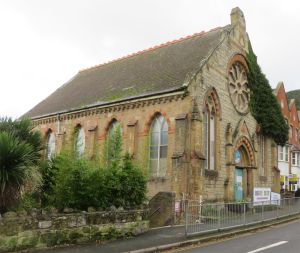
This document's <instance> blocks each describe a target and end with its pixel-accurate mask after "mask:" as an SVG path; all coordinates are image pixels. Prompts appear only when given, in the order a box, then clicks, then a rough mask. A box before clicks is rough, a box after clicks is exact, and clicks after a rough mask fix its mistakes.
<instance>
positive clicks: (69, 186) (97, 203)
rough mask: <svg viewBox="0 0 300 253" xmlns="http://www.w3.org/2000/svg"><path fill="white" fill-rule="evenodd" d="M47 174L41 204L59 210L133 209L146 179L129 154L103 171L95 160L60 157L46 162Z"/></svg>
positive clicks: (142, 198)
mask: <svg viewBox="0 0 300 253" xmlns="http://www.w3.org/2000/svg"><path fill="white" fill-rule="evenodd" d="M46 171H47V172H48V174H47V175H49V174H51V176H49V177H47V178H48V179H49V180H51V183H49V182H48V183H46V184H47V187H46V186H44V188H43V189H44V190H45V192H44V193H43V196H44V202H43V203H44V204H46V205H53V206H55V207H57V208H59V209H63V208H64V207H71V208H75V209H87V208H88V207H89V206H93V207H101V208H107V207H109V206H111V205H114V206H116V207H119V206H123V207H134V206H137V205H139V204H141V203H142V202H143V200H144V199H145V193H146V177H145V176H144V174H143V172H142V171H141V170H140V169H139V168H138V167H137V166H135V165H133V163H132V161H131V159H130V157H129V156H128V155H126V156H125V157H124V159H123V160H122V162H118V163H112V165H111V166H109V167H107V168H104V169H103V168H101V167H100V166H99V165H97V164H96V162H95V161H89V160H87V159H85V158H74V157H73V156H72V155H66V154H62V155H58V156H56V157H55V158H54V159H53V160H52V162H51V163H49V165H48V168H47V169H46ZM49 171H52V172H51V173H49ZM52 173H53V174H52ZM45 178H46V177H45Z"/></svg>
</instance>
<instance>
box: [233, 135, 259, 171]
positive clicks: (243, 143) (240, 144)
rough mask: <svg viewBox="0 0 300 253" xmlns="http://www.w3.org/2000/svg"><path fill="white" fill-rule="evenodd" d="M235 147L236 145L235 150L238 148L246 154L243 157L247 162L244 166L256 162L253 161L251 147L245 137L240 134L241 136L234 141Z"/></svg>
mask: <svg viewBox="0 0 300 253" xmlns="http://www.w3.org/2000/svg"><path fill="white" fill-rule="evenodd" d="M235 147H236V148H235V151H237V150H239V149H240V150H242V151H244V153H245V155H246V157H245V158H246V163H247V164H245V165H246V166H255V164H256V163H255V156H254V151H253V147H252V145H251V143H250V141H249V140H248V138H247V137H245V136H242V137H241V138H239V139H238V140H237V142H236V145H235ZM233 160H234V159H233Z"/></svg>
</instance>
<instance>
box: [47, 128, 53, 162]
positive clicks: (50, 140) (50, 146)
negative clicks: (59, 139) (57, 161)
mask: <svg viewBox="0 0 300 253" xmlns="http://www.w3.org/2000/svg"><path fill="white" fill-rule="evenodd" d="M46 147H47V148H46V158H47V159H48V160H50V159H51V158H52V157H53V156H54V154H55V135H54V133H53V132H52V131H51V130H50V131H49V132H48V135H47V146H46Z"/></svg>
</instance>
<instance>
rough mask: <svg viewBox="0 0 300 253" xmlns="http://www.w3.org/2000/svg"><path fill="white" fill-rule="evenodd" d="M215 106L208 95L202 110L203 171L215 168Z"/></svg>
mask: <svg viewBox="0 0 300 253" xmlns="http://www.w3.org/2000/svg"><path fill="white" fill-rule="evenodd" d="M216 116H217V115H216V105H215V101H214V99H213V97H212V96H211V95H209V96H208V97H207V99H206V103H205V108H204V110H203V144H204V154H205V158H206V160H205V163H204V165H205V166H204V167H205V169H209V170H214V169H215V166H216Z"/></svg>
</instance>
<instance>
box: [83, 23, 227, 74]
mask: <svg viewBox="0 0 300 253" xmlns="http://www.w3.org/2000/svg"><path fill="white" fill-rule="evenodd" d="M220 28H222V27H221V26H218V27H215V28H213V29H210V30H208V31H201V32H198V33H193V34H190V35H187V36H184V37H181V38H179V39H174V40H170V41H167V42H164V43H161V44H157V45H154V46H152V47H149V48H146V49H143V50H139V51H137V52H133V53H130V54H127V55H125V56H121V57H118V58H116V59H113V60H110V61H107V62H104V63H100V64H97V65H94V66H91V67H88V68H83V69H81V70H79V71H78V73H82V72H85V71H89V70H93V69H96V68H99V67H102V66H105V65H107V64H110V63H113V62H117V61H120V60H124V59H128V58H130V57H133V56H137V55H140V54H143V53H146V52H150V51H153V50H156V49H158V48H162V47H165V46H168V45H172V44H176V43H179V42H181V41H184V40H187V39H191V38H194V37H197V36H203V35H205V34H207V33H209V32H214V31H217V30H218V29H220Z"/></svg>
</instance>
